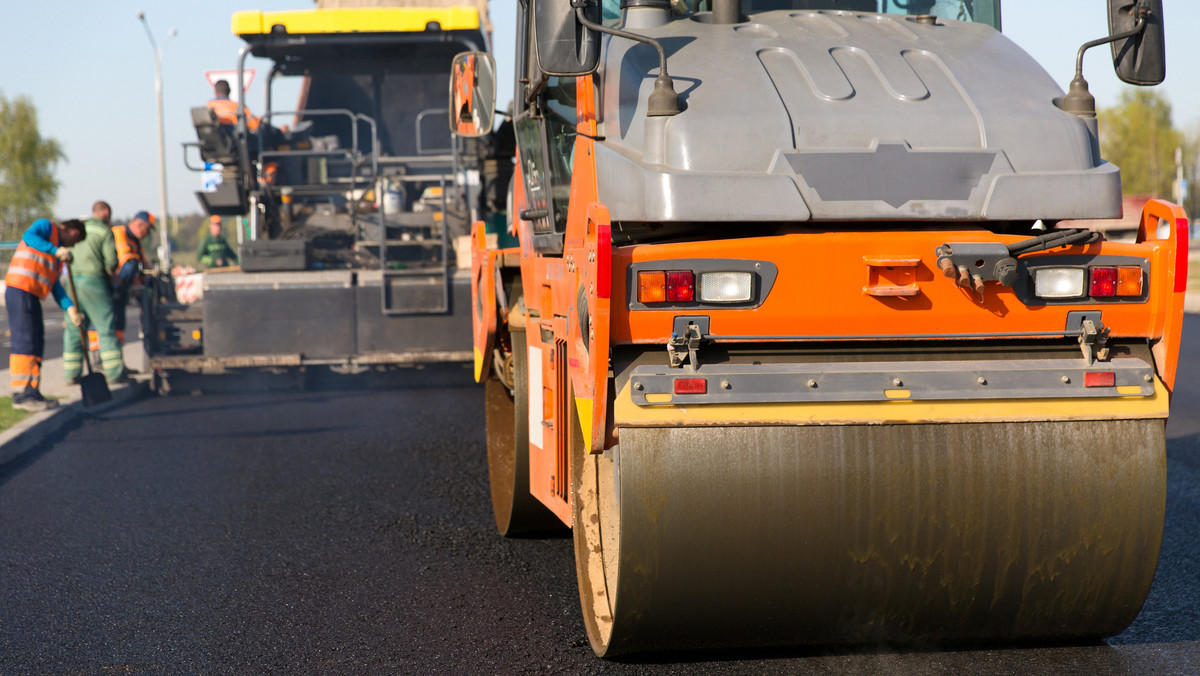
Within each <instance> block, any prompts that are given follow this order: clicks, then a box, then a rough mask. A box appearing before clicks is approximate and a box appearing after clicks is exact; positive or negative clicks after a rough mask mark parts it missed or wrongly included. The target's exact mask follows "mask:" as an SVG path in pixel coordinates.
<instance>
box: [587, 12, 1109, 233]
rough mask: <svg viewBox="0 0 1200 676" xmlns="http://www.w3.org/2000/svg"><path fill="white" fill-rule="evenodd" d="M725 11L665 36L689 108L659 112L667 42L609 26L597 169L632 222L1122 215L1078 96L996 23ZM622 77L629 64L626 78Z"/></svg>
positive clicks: (605, 193)
mask: <svg viewBox="0 0 1200 676" xmlns="http://www.w3.org/2000/svg"><path fill="white" fill-rule="evenodd" d="M707 18H708V15H706V14H701V15H697V16H696V17H694V18H691V19H680V20H675V21H672V22H671V23H669V24H667V25H665V26H661V27H658V28H653V29H644V30H640V31H638V32H640V33H642V34H645V35H649V36H651V37H655V38H658V39H660V40H661V41H662V42H663V45H664V47H665V48H666V50H667V53H668V56H669V62H668V67H669V70H670V73H671V75H672V77H673V78H674V79H675V88H676V91H679V92H681V93H682V94H683V99H684V101H685V103H686V106H687V107H686V110H684V111H683V112H682V113H680V114H679V115H677V116H674V117H664V118H652V119H648V118H647V117H646V115H645V106H646V100H647V97H648V96H649V93H650V90H651V87H652V84H653V79H654V76H655V75H657V73H658V59H657V56H656V53H655V51H654V49H653V48H652V47H650V46H648V45H643V44H638V43H635V42H632V41H629V40H625V39H622V38H606V40H605V50H604V54H603V57H602V64H601V67H602V68H603V69H604V70H605V75H604V76H603V77H602V78H601V79H600V81H601V82H605V83H607V84H605V85H604V86H603V87H602V89H601V92H600V97H601V106H600V108H601V110H600V121H601V127H600V135H601V136H603V137H605V140H604V141H602V142H600V143H597V144H596V148H597V150H596V167H597V175H598V182H599V188H600V199H601V200H602V201H603V202H604V203H605V204H606V205H607V206H608V207H609V209H610V212H611V214H612V216H613V218H614V219H617V220H638V221H730V220H733V221H804V220H817V221H821V220H909V219H922V220H977V219H983V220H1010V219H1018V220H1023V219H1030V220H1032V219H1038V218H1041V219H1047V220H1052V219H1053V220H1057V219H1074V218H1113V217H1117V216H1119V215H1120V213H1121V190H1120V174H1119V172H1118V170H1117V168H1116V167H1114V166H1113V165H1111V164H1108V163H1105V162H1103V161H1101V160H1100V159H1099V158H1098V157H1096V156H1095V155H1094V150H1093V148H1094V147H1095V137H1094V134H1093V133H1092V132H1091V131H1089V124H1087V123H1085V122H1084V121H1083V120H1081V119H1079V118H1077V117H1076V116H1074V115H1070V114H1068V113H1065V112H1063V111H1061V110H1059V109H1058V108H1057V107H1055V105H1054V103H1053V101H1054V99H1056V98H1057V97H1060V96H1062V90H1061V89H1060V88H1059V87H1058V85H1057V84H1056V83H1055V82H1054V81H1053V80H1052V79H1051V78H1050V76H1049V75H1047V74H1046V72H1045V71H1044V70H1043V69H1042V68H1041V67H1040V66H1039V65H1038V64H1037V63H1036V62H1035V61H1034V60H1033V59H1032V58H1030V57H1029V56H1028V55H1027V54H1025V53H1024V52H1023V51H1022V50H1021V49H1020V48H1019V47H1017V46H1016V45H1015V44H1013V43H1012V42H1011V41H1010V40H1008V39H1007V38H1006V37H1004V36H1003V35H1001V34H1000V33H998V32H996V31H994V30H993V29H991V28H990V27H988V26H984V25H980V24H969V23H960V22H956V21H945V20H939V21H938V24H937V25H922V24H918V23H916V22H915V21H913V20H911V19H910V18H907V17H903V16H887V15H878V14H863V13H853V12H833V11H828V12H801V11H793V12H789V11H777V12H768V13H762V14H756V15H753V16H751V17H750V20H749V21H748V22H745V23H741V24H737V25H732V26H731V25H718V26H713V25H711V24H709V23H707ZM617 74H619V76H617Z"/></svg>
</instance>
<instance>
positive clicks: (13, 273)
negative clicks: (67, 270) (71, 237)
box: [4, 226, 59, 298]
mask: <svg viewBox="0 0 1200 676" xmlns="http://www.w3.org/2000/svg"><path fill="white" fill-rule="evenodd" d="M50 243H51V244H53V245H55V246H58V227H57V226H54V228H53V229H52V230H51V231H50ZM58 269H59V267H58V259H57V258H55V257H54V255H53V254H48V253H42V252H41V251H38V250H37V249H35V248H33V247H31V246H29V245H28V244H26V243H25V241H24V240H22V241H21V245H20V246H18V247H17V250H16V252H14V253H13V257H12V263H10V264H9V265H8V274H6V275H5V276H4V283H5V284H6V285H7V286H11V287H14V288H17V289H21V290H22V291H28V292H29V293H32V294H33V295H35V296H37V297H38V298H45V297H46V296H48V295H50V290H51V289H52V288H54V283H55V282H57V281H58Z"/></svg>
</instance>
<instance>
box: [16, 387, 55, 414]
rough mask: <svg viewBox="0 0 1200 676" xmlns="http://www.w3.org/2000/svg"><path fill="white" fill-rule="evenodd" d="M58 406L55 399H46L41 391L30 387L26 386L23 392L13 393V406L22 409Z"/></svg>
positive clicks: (40, 409)
mask: <svg viewBox="0 0 1200 676" xmlns="http://www.w3.org/2000/svg"><path fill="white" fill-rule="evenodd" d="M56 406H58V400H57V399H47V398H45V397H43V396H42V393H41V392H40V391H38V390H35V389H34V388H32V387H26V388H25V391H24V392H21V393H19V394H14V395H13V408H16V409H20V410H22V411H31V412H34V413H36V412H38V411H46V410H49V409H52V408H54V407H56Z"/></svg>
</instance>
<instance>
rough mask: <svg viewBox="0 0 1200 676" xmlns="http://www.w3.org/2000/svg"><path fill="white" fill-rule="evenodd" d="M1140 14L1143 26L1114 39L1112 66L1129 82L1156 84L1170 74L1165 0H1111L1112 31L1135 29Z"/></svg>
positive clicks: (1109, 12)
mask: <svg viewBox="0 0 1200 676" xmlns="http://www.w3.org/2000/svg"><path fill="white" fill-rule="evenodd" d="M1139 17H1142V18H1143V21H1144V22H1145V28H1144V29H1142V30H1141V31H1140V32H1138V33H1136V34H1135V35H1133V36H1131V37H1127V38H1122V39H1119V40H1116V41H1115V42H1113V43H1112V55H1113V68H1114V69H1115V70H1116V71H1117V77H1119V78H1121V80H1122V81H1124V82H1127V83H1129V84H1133V85H1156V84H1159V83H1161V82H1162V81H1163V80H1164V79H1165V78H1166V76H1167V54H1166V47H1165V44H1164V40H1163V12H1162V0H1108V32H1109V35H1114V36H1115V35H1120V34H1121V33H1128V32H1130V31H1132V30H1134V27H1135V26H1136V25H1137V22H1138V18H1139Z"/></svg>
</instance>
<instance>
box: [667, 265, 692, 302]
mask: <svg viewBox="0 0 1200 676" xmlns="http://www.w3.org/2000/svg"><path fill="white" fill-rule="evenodd" d="M695 298H696V276H695V275H693V274H692V271H691V270H670V271H668V272H667V301H668V302H671V303H690V302H692V301H693V300H695Z"/></svg>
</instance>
